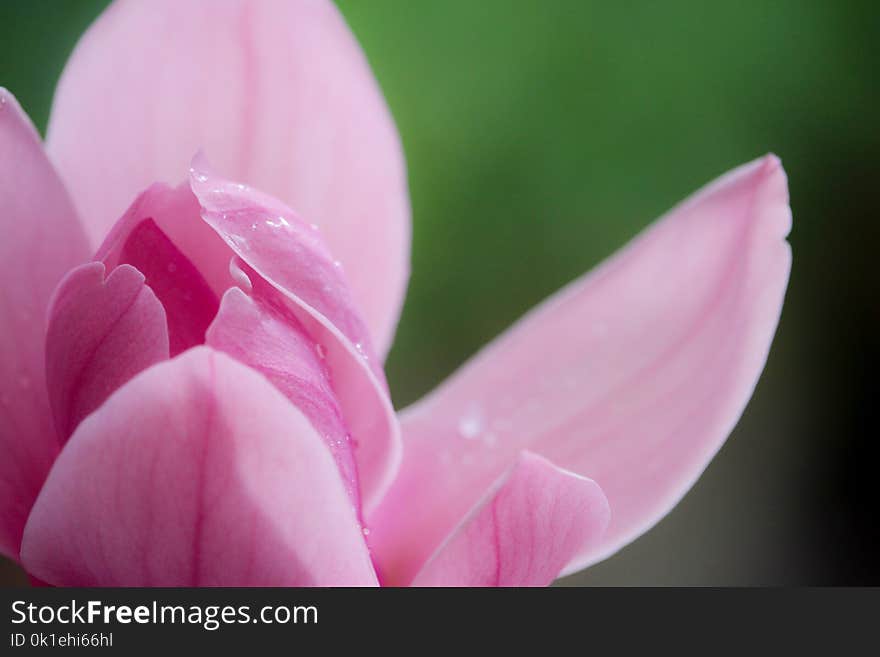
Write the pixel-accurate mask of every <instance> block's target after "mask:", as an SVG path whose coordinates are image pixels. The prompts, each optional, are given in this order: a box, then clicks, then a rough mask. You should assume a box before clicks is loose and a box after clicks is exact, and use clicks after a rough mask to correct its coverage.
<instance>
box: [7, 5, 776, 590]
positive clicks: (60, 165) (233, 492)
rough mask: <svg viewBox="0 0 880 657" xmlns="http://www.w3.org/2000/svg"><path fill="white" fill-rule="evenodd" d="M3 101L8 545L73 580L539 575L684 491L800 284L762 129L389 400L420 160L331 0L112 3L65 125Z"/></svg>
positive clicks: (81, 54)
mask: <svg viewBox="0 0 880 657" xmlns="http://www.w3.org/2000/svg"><path fill="white" fill-rule="evenodd" d="M0 103H2V104H0V208H2V212H0V222H2V231H3V240H2V242H0V255H2V262H3V263H4V266H5V267H6V272H7V275H6V277H5V280H4V283H3V285H2V294H0V308H2V313H0V331H2V335H3V338H4V339H3V341H2V345H0V363H2V372H3V377H2V381H0V445H2V450H3V458H2V459H0V551H2V553H3V554H5V555H8V556H10V557H12V558H15V559H18V560H19V561H20V562H21V564H22V565H23V566H24V568H25V569H27V571H28V572H29V573H31V574H32V576H33V577H35V578H37V579H39V580H42V581H45V582H47V583H49V584H52V585H123V584H124V585H212V584H225V585H245V584H249V585H375V584H377V583H379V582H381V583H383V584H394V585H399V584H416V585H438V584H439V585H544V584H548V583H550V582H551V581H553V580H554V579H555V578H556V577H557V576H559V575H560V573H570V572H573V571H576V570H578V569H581V568H584V567H586V566H588V565H590V564H591V563H594V562H596V561H597V560H600V559H602V558H604V557H606V556H608V555H609V554H611V553H613V552H614V551H616V550H617V549H619V548H620V547H621V546H623V545H625V544H626V543H628V542H629V541H632V540H633V539H634V538H636V537H637V536H639V535H640V534H641V533H642V532H644V531H645V530H646V529H647V528H649V527H650V526H652V525H653V524H654V523H656V522H657V521H658V520H659V519H660V518H661V517H662V516H663V515H664V514H666V513H667V512H668V511H669V510H670V509H671V508H672V507H673V506H674V505H675V503H676V502H677V501H678V500H679V499H680V498H681V496H682V495H683V494H684V493H685V492H686V491H687V489H688V488H689V487H690V486H691V484H692V483H693V482H694V480H695V479H696V478H697V477H698V476H699V474H700V472H701V471H702V470H703V468H704V467H705V466H706V464H707V463H708V461H709V460H710V459H711V458H712V456H713V455H714V454H715V452H716V451H717V450H718V448H719V447H720V446H721V444H722V442H723V441H724V439H725V438H726V436H727V435H728V434H729V432H730V431H731V429H732V427H733V426H734V424H735V423H736V421H737V419H738V417H739V415H740V413H741V412H742V410H743V407H744V406H745V404H746V402H747V400H748V398H749V396H750V394H751V392H752V389H753V388H754V386H755V383H756V381H757V379H758V376H759V375H760V372H761V370H762V368H763V365H764V361H765V359H766V356H767V352H768V349H769V347H770V342H771V340H772V337H773V333H774V331H775V328H776V324H777V321H778V318H779V313H780V310H781V307H782V301H783V296H784V293H785V288H786V283H787V279H788V273H789V267H790V259H791V256H790V250H789V247H788V244H787V243H786V241H785V236H786V235H787V233H788V231H789V228H790V223H791V214H790V211H789V208H788V192H787V187H786V179H785V174H784V172H783V170H782V168H781V166H780V164H779V161H778V160H777V159H776V158H775V157H773V156H767V157H764V158H762V159H760V160H757V161H755V162H752V163H750V164H746V165H744V166H742V167H740V168H738V169H736V170H735V171H733V172H731V173H729V174H727V175H725V176H724V177H722V178H721V179H719V180H718V181H716V182H714V183H712V184H711V185H709V186H708V187H706V188H705V189H703V190H701V191H700V192H698V193H697V194H696V195H695V196H693V197H692V198H690V199H689V200H687V201H685V202H684V203H682V204H681V205H679V206H677V207H676V208H675V209H674V210H672V211H671V212H670V213H669V214H668V215H666V216H665V217H664V218H662V219H661V220H659V221H658V222H657V223H656V224H654V225H653V227H651V228H650V229H648V230H647V231H646V232H645V233H644V234H643V235H641V236H640V237H638V238H637V239H636V240H635V241H633V242H632V244H630V245H629V246H628V247H626V248H625V249H623V250H622V251H621V252H620V253H618V254H617V255H615V256H613V257H612V258H611V259H610V260H608V261H607V262H606V263H604V264H603V265H601V266H600V267H599V268H598V269H597V270H596V271H594V272H593V273H591V274H589V275H587V276H586V277H584V278H582V279H580V280H577V281H575V282H574V283H572V284H571V285H570V286H568V287H567V288H566V289H565V290H563V291H562V292H560V293H559V294H557V295H555V296H554V297H553V298H551V299H550V300H548V301H547V302H545V303H544V304H542V305H541V306H540V307H539V308H537V309H536V310H534V311H532V312H531V313H530V314H529V315H528V316H526V317H525V318H524V319H523V320H521V321H520V322H519V323H518V324H517V325H516V326H514V327H513V328H512V329H510V330H509V331H508V332H507V333H505V334H504V335H502V336H501V337H500V338H498V339H497V340H496V341H495V342H493V343H492V344H491V345H489V346H488V347H486V348H485V349H484V350H483V351H482V352H481V353H480V354H478V355H477V356H476V357H475V358H474V359H473V360H472V361H471V362H470V363H468V364H467V365H465V366H464V367H463V368H462V369H461V370H460V371H459V372H457V373H456V374H455V375H453V376H452V377H451V378H450V379H449V380H448V381H446V382H445V383H443V384H442V385H441V386H439V387H438V388H437V390H436V391H434V392H433V393H432V394H430V395H429V396H428V397H427V398H426V399H425V400H423V401H421V402H419V403H417V404H416V405H415V406H414V407H412V408H410V409H407V410H406V411H404V412H402V413H401V414H400V415H399V417H398V416H395V413H394V410H393V407H392V405H391V401H390V397H389V393H388V389H387V386H386V383H385V378H384V374H383V371H382V362H383V359H384V356H385V354H386V353H387V351H388V348H389V345H390V343H391V339H392V335H393V332H394V327H395V324H396V321H397V317H398V314H399V310H400V306H401V302H402V298H403V293H404V289H405V286H406V280H407V275H408V265H407V262H408V256H409V253H408V250H409V231H410V228H409V205H408V198H407V189H406V179H405V168H404V163H403V157H402V153H401V148H400V144H399V141H398V136H397V133H396V130H395V128H394V125H393V122H392V120H391V117H390V115H389V112H388V110H387V108H386V106H385V104H384V101H383V99H382V96H381V93H380V92H379V89H378V87H377V85H376V83H375V81H374V80H373V78H372V75H371V73H370V71H369V68H368V66H367V64H366V61H365V59H364V57H363V55H362V53H361V52H360V50H359V48H358V47H357V45H356V42H355V40H354V39H353V38H352V36H351V34H350V33H349V31H348V29H347V28H346V26H345V23H344V21H343V20H342V18H341V17H340V15H339V14H338V12H337V11H336V10H335V8H334V7H333V5H332V4H331V3H330V2H328V1H315V0H298V1H293V0H284V1H282V0H277V1H274V2H269V1H265V2H247V1H236V0H229V1H211V2H209V1H207V0H193V1H191V2H178V1H172V0H153V1H151V2H140V3H139V2H134V1H123V2H117V3H115V4H114V5H113V6H112V7H111V8H110V9H108V10H107V11H106V12H105V14H104V15H103V16H102V17H101V18H100V19H99V20H98V21H97V22H96V23H95V25H93V26H92V28H91V29H90V30H89V31H88V32H87V34H86V35H85V36H84V37H83V39H82V41H81V42H80V44H79V46H78V47H77V49H76V51H75V52H74V54H73V56H72V58H71V60H70V62H69V63H68V65H67V68H66V70H65V72H64V75H63V76H62V79H61V82H60V84H59V87H58V90H57V94H56V98H55V104H54V107H53V112H52V118H51V121H50V125H49V130H48V137H47V141H46V145H45V151H44V147H43V144H41V142H40V140H39V138H38V136H37V133H36V132H35V131H34V129H33V127H32V126H31V125H30V123H29V121H28V120H27V118H26V117H25V116H24V114H23V113H22V112H21V110H20V108H19V106H18V104H17V103H16V101H15V99H14V98H13V97H12V96H11V95H9V94H8V93H7V92H5V91H2V95H0ZM200 149H204V151H205V152H206V153H207V154H209V155H210V157H211V158H212V161H213V163H214V165H215V166H216V167H217V169H216V170H217V171H220V172H223V173H224V174H225V175H228V176H229V178H230V180H227V179H225V178H222V177H221V176H220V175H219V174H217V173H215V172H214V171H213V170H212V169H211V168H210V167H209V166H208V164H207V163H206V161H205V159H204V158H203V157H201V156H197V157H196V158H195V159H194V160H192V164H191V158H192V154H193V153H195V152H197V151H198V150H200ZM190 166H191V168H190ZM156 181H160V182H156ZM166 183H168V184H170V185H174V186H168V184H166ZM244 183H247V185H245V184H244ZM143 190H146V191H143ZM68 194H70V196H68ZM277 199H281V200H277ZM126 208H128V209H127V210H126ZM292 208H295V211H294V209H292ZM120 216H121V218H119V217H120ZM309 222H314V224H311V223H309ZM318 227H320V228H318ZM92 254H94V255H92ZM600 486H601V488H600Z"/></svg>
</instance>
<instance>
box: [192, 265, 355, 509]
mask: <svg viewBox="0 0 880 657" xmlns="http://www.w3.org/2000/svg"><path fill="white" fill-rule="evenodd" d="M261 283H262V281H260V280H259V279H257V284H258V285H259V284H261ZM262 285H266V284H265V283H262ZM206 344H208V345H209V346H211V347H213V348H215V349H217V350H218V351H223V352H225V353H227V354H229V355H230V356H232V357H233V358H235V359H236V360H238V361H239V362H241V363H245V364H246V365H249V366H251V367H252V368H254V369H255V370H257V371H259V372H261V373H262V374H263V375H264V376H265V377H266V378H267V379H268V380H269V381H270V382H271V383H272V384H273V385H274V386H275V387H276V388H278V389H279V390H280V391H281V392H282V393H284V395H285V396H286V397H287V398H288V399H289V400H290V401H291V402H292V403H293V405H294V406H296V407H297V408H298V409H299V410H300V411H302V413H303V414H304V415H305V416H306V417H307V418H308V419H309V420H310V421H311V422H312V425H313V426H314V427H315V429H316V430H317V432H318V434H319V435H320V436H321V438H322V439H323V440H324V442H325V443H326V444H327V447H328V448H329V450H330V453H331V454H333V458H334V459H335V460H336V464H337V466H339V471H340V473H341V475H342V478H343V481H345V483H346V488H347V490H348V492H349V496H350V497H351V499H352V501H353V503H354V504H355V506H356V508H358V509H359V508H360V497H359V494H358V477H357V466H356V465H355V460H354V446H353V444H352V440H351V436H349V435H348V429H347V428H346V426H345V421H344V419H343V417H342V410H341V409H340V408H339V402H338V401H337V399H336V394H335V393H334V392H333V387H332V386H331V383H330V373H329V371H328V370H327V366H326V364H325V363H324V354H323V353H322V352H320V351H319V350H318V349H316V346H315V343H314V342H312V340H311V339H310V338H309V336H308V335H307V334H306V332H305V329H304V328H303V326H302V324H300V323H299V321H298V320H297V319H296V317H295V316H294V315H293V313H291V312H290V311H289V310H287V309H286V308H285V307H284V306H282V305H278V304H273V303H271V302H270V301H268V300H267V299H266V298H265V295H263V298H262V299H261V300H255V299H254V298H252V297H249V296H248V295H247V294H245V293H244V292H243V291H242V290H240V289H239V288H237V287H236V288H232V289H230V290H229V291H228V292H226V294H225V295H224V296H223V300H222V301H221V303H220V311H219V312H218V313H217V317H216V319H215V320H214V322H213V323H212V324H211V326H210V328H209V329H208V333H207V336H206Z"/></svg>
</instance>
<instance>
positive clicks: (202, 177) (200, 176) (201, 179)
mask: <svg viewBox="0 0 880 657" xmlns="http://www.w3.org/2000/svg"><path fill="white" fill-rule="evenodd" d="M194 173H195V172H194ZM195 176H196V180H198V181H199V182H208V176H206V175H205V174H203V173H196V174H195Z"/></svg>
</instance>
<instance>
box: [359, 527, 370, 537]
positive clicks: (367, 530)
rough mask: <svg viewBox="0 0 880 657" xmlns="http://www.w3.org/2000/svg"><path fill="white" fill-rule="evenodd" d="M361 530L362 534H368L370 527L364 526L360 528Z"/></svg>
mask: <svg viewBox="0 0 880 657" xmlns="http://www.w3.org/2000/svg"><path fill="white" fill-rule="evenodd" d="M361 531H362V532H363V533H364V536H369V535H370V528H369V527H364V528H362V529H361Z"/></svg>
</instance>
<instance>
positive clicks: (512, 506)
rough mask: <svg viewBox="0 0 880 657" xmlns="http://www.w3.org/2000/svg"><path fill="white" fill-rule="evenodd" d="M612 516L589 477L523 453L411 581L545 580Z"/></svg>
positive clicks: (466, 583) (528, 583) (507, 583)
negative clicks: (493, 489)
mask: <svg viewBox="0 0 880 657" xmlns="http://www.w3.org/2000/svg"><path fill="white" fill-rule="evenodd" d="M609 517H610V510H609V508H608V500H606V499H605V496H604V495H603V494H602V490H601V489H600V488H599V486H597V485H596V483H595V482H593V481H591V480H589V479H586V478H584V477H581V476H579V475H576V474H572V473H570V472H566V471H564V470H561V469H559V468H557V467H556V466H554V465H553V464H552V463H550V462H549V461H547V460H546V459H544V458H542V457H540V456H537V455H535V454H531V453H529V452H523V454H522V455H521V456H520V457H519V459H518V460H517V462H516V464H515V465H514V467H513V468H512V469H511V471H510V472H508V473H507V474H506V475H505V477H504V478H503V479H502V480H501V481H499V482H498V484H497V485H496V486H495V491H493V492H492V493H491V494H490V495H489V496H488V497H487V499H485V500H484V501H483V503H482V504H480V505H479V506H478V507H476V508H475V509H473V510H472V511H471V512H470V513H469V514H468V518H467V519H466V520H465V521H464V522H463V523H462V525H461V526H460V527H459V528H458V529H457V530H456V531H455V533H453V534H452V535H451V536H450V537H449V540H447V541H446V543H444V544H443V545H442V546H441V547H440V549H439V550H438V551H437V552H436V553H435V554H434V556H433V557H431V559H429V560H428V562H427V563H426V564H425V566H424V568H422V569H421V571H419V573H418V574H417V575H416V577H415V579H414V580H413V582H412V584H413V586H547V585H548V584H550V583H551V582H552V581H553V580H554V579H556V578H557V577H558V576H559V572H560V571H561V570H562V568H563V567H564V566H565V565H566V564H567V563H569V561H571V559H572V558H573V557H575V556H576V555H578V554H579V553H581V552H583V551H584V550H586V549H588V548H589V546H590V545H594V544H596V543H597V542H598V539H599V538H600V537H601V536H602V533H603V532H604V531H605V527H607V525H608V520H609Z"/></svg>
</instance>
